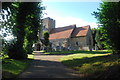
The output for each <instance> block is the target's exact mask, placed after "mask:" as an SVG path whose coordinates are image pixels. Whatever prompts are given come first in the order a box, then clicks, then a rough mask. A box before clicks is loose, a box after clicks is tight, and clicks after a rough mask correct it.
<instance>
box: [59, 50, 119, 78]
mask: <svg viewBox="0 0 120 80" xmlns="http://www.w3.org/2000/svg"><path fill="white" fill-rule="evenodd" d="M61 61H62V63H63V64H64V65H66V66H68V67H70V68H72V69H74V70H76V72H78V73H79V74H81V75H82V76H81V78H85V79H86V78H95V79H109V78H113V79H114V78H119V76H120V75H119V67H120V58H119V57H118V56H116V55H111V54H110V53H107V54H100V53H99V54H91V52H90V53H89V54H88V53H77V54H72V55H67V56H64V57H62V58H61Z"/></svg>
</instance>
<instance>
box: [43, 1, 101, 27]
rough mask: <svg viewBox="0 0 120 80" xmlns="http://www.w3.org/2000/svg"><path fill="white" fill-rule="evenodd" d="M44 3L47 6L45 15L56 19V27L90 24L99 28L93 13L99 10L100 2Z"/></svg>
mask: <svg viewBox="0 0 120 80" xmlns="http://www.w3.org/2000/svg"><path fill="white" fill-rule="evenodd" d="M42 4H43V6H45V7H46V10H44V11H43V13H44V16H43V17H44V18H45V17H50V18H52V19H54V20H56V27H64V26H68V25H72V24H76V26H77V27H81V26H86V25H90V26H91V28H97V25H98V24H97V23H96V22H97V19H96V18H94V16H93V15H91V13H93V11H97V8H99V6H100V2H78V1H77V2H73V1H72V2H70V1H66V2H63V1H61V2H57V1H56V2H55V1H51V2H50V1H49V2H48V1H43V3H42Z"/></svg>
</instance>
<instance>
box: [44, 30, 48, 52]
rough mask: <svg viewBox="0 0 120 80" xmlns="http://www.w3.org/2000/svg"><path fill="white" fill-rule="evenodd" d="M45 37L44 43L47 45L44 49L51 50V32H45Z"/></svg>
mask: <svg viewBox="0 0 120 80" xmlns="http://www.w3.org/2000/svg"><path fill="white" fill-rule="evenodd" d="M43 38H44V45H45V48H44V50H45V51H46V52H47V51H48V50H49V32H48V31H44V32H43Z"/></svg>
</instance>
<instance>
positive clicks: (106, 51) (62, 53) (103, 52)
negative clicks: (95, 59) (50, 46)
mask: <svg viewBox="0 0 120 80" xmlns="http://www.w3.org/2000/svg"><path fill="white" fill-rule="evenodd" d="M110 52H111V51H110V50H109V51H108V50H98V51H82V50H79V51H56V52H44V54H48V55H64V54H75V53H76V54H77V53H85V54H86V53H87V54H106V53H110Z"/></svg>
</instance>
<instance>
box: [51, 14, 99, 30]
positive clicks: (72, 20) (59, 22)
mask: <svg viewBox="0 0 120 80" xmlns="http://www.w3.org/2000/svg"><path fill="white" fill-rule="evenodd" d="M51 18H53V19H54V20H55V21H56V27H64V26H68V25H73V24H76V26H77V27H81V26H86V25H90V27H91V28H97V27H98V26H97V23H96V22H87V21H85V20H83V19H80V18H76V17H57V16H51Z"/></svg>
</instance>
